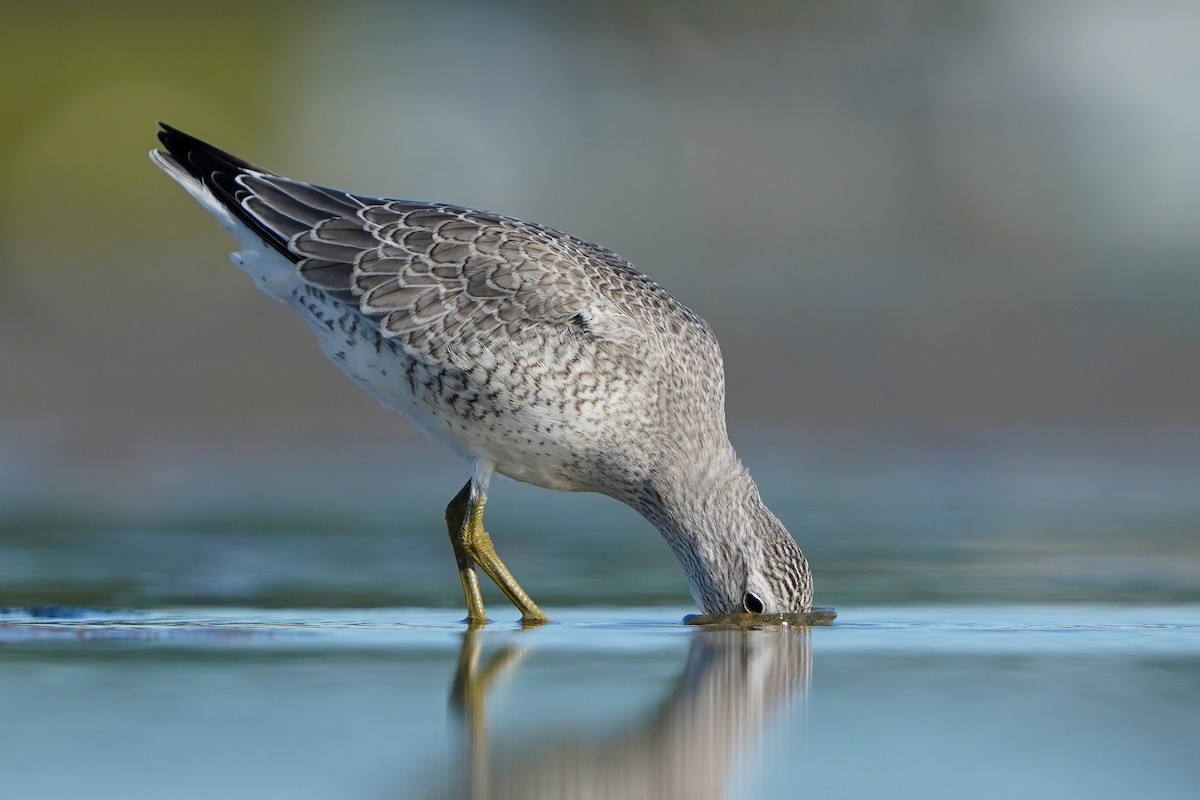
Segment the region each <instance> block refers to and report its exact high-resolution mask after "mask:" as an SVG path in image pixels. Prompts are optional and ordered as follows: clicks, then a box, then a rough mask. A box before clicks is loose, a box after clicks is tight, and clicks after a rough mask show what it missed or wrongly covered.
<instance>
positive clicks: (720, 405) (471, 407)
mask: <svg viewBox="0 0 1200 800" xmlns="http://www.w3.org/2000/svg"><path fill="white" fill-rule="evenodd" d="M159 139H160V140H161V141H162V143H163V145H164V146H165V147H166V149H167V153H162V152H157V151H156V152H155V153H153V154H152V156H153V158H154V160H155V162H156V163H157V164H158V165H159V166H160V167H162V168H163V169H164V170H165V171H166V172H167V173H168V174H169V175H171V177H173V178H175V179H176V180H177V181H179V182H180V183H181V184H182V185H183V186H184V188H186V189H187V190H188V191H189V192H190V193H191V194H192V195H193V196H195V197H196V199H197V200H199V201H200V202H201V203H202V204H203V205H204V206H205V207H206V208H207V209H208V210H209V211H210V212H211V213H212V214H213V215H214V216H216V217H217V219H218V221H220V222H221V223H222V224H223V225H224V226H225V227H226V228H228V229H229V230H230V231H231V232H233V233H234V235H235V236H237V237H238V239H239V240H240V241H241V242H242V245H243V247H244V248H245V249H244V250H241V251H239V252H237V253H235V254H234V256H233V258H234V261H235V263H237V264H238V265H239V266H240V267H241V268H242V269H243V270H245V271H246V272H247V273H248V274H249V275H250V276H251V277H252V278H254V279H255V280H256V282H258V284H259V285H260V287H261V288H262V289H263V290H264V291H265V292H266V293H267V294H270V295H272V296H273V297H275V298H276V299H278V300H280V301H282V302H283V303H285V304H287V305H289V306H290V307H292V308H293V309H294V310H296V311H297V312H298V313H300V314H301V315H302V316H303V317H304V318H305V319H306V321H307V322H308V324H309V326H310V327H311V328H312V330H313V331H314V333H315V334H316V337H317V340H318V342H319V343H320V346H321V348H322V349H323V351H324V352H325V354H326V355H327V356H328V357H329V358H330V359H332V360H333V361H334V362H335V363H336V364H337V365H338V366H339V367H340V368H341V369H342V370H343V371H344V372H345V373H346V374H347V375H348V376H349V377H350V378H351V379H352V380H354V381H355V382H356V383H357V384H358V385H359V386H361V387H363V388H364V389H366V390H367V391H368V392H370V393H371V394H372V395H374V396H375V397H376V398H377V399H378V400H379V401H380V402H382V403H383V404H384V405H385V406H387V407H389V408H391V409H394V410H396V411H400V412H403V413H405V414H407V415H409V416H410V417H411V418H412V419H413V420H414V421H416V423H417V424H418V425H420V426H421V427H422V428H423V429H425V430H426V431H427V432H428V433H430V434H431V435H432V436H434V437H436V438H437V439H440V440H442V441H443V442H445V443H446V444H447V445H449V446H450V448H451V449H453V450H454V451H455V452H457V453H458V454H459V455H461V456H463V457H464V458H466V459H468V460H469V461H470V462H471V463H472V464H473V466H474V473H473V478H472V481H471V482H470V483H469V485H468V487H469V488H468V487H464V492H463V493H462V494H461V495H460V497H459V498H456V499H455V503H452V504H451V508H450V509H448V520H449V521H450V525H451V539H452V541H454V542H455V551H456V554H457V555H458V558H459V568H460V577H462V579H463V586H464V591H465V592H466V593H467V599H468V607H469V611H470V613H471V616H472V619H476V618H477V617H479V616H480V615H482V602H481V601H478V609H476V608H475V607H473V606H472V597H471V595H472V589H471V588H470V586H469V585H468V584H469V583H471V582H472V581H474V563H478V564H479V566H481V567H482V568H483V569H484V570H485V571H487V572H488V574H489V575H492V577H493V578H495V579H496V580H497V582H498V583H500V584H501V588H504V589H505V591H506V593H508V594H509V596H510V598H511V599H513V602H514V603H516V604H517V605H518V607H519V608H521V610H522V612H523V614H524V616H525V617H526V618H527V619H538V615H540V611H538V610H537V609H536V605H534V604H533V603H532V601H530V600H528V596H527V595H524V593H523V592H521V591H520V587H519V586H517V585H516V582H515V581H513V580H512V579H511V576H510V575H508V574H507V571H506V570H503V564H501V563H500V562H499V559H498V558H496V557H495V556H494V552H492V551H490V547H491V545H490V540H489V541H486V546H485V545H484V544H481V542H480V541H476V539H480V540H481V541H482V540H486V538H487V534H486V532H485V531H483V529H482V507H483V502H484V499H485V498H486V491H487V486H488V481H489V479H490V477H491V474H492V472H493V471H497V472H500V473H501V474H504V475H508V476H510V477H512V478H515V479H517V480H521V481H526V482H528V483H532V484H535V485H538V486H543V487H546V488H550V489H560V490H568V491H593V492H601V493H603V494H606V495H609V496H612V497H614V498H617V499H618V500H621V501H623V502H625V503H627V504H629V505H630V506H632V507H633V508H635V509H637V510H638V511H639V512H640V513H641V514H642V515H643V516H645V517H646V518H647V519H648V520H650V522H652V523H653V524H654V525H655V526H656V527H657V528H658V529H659V531H660V532H661V533H662V534H663V535H664V537H666V539H667V541H668V543H669V544H670V545H671V547H672V549H673V550H674V552H675V554H676V555H677V556H678V558H679V559H680V562H681V563H682V565H683V567H684V569H685V571H686V572H687V575H688V581H689V585H690V587H691V589H692V593H693V596H694V597H695V599H696V601H697V603H698V604H699V605H700V606H701V608H702V609H703V610H704V611H705V612H706V613H710V614H716V613H730V612H734V611H740V610H743V609H748V610H752V611H762V610H765V611H771V612H788V611H801V610H806V609H807V608H809V606H810V604H811V598H812V589H811V579H810V575H809V569H808V564H807V562H806V561H805V559H804V556H803V555H802V554H801V553H800V550H799V549H798V548H797V547H796V544H795V542H794V541H793V540H792V538H791V536H790V535H789V534H788V533H787V531H786V530H785V529H784V527H783V526H782V525H781V524H780V523H779V521H778V520H777V519H775V517H774V516H773V515H771V513H770V511H768V510H767V509H766V507H765V506H764V505H763V504H762V501H761V499H760V498H759V495H758V491H757V489H756V488H755V486H754V482H753V480H751V478H750V476H749V474H748V473H747V472H746V470H745V468H744V467H743V466H742V464H741V462H740V461H739V460H738V458H737V456H736V454H735V453H734V451H733V448H732V447H731V446H730V444H729V440H728V438H727V436H726V431H725V412H724V404H725V390H724V370H723V367H722V362H721V354H720V350H719V348H718V346H717V341H716V338H715V337H714V336H713V333H712V331H711V330H710V329H709V327H708V325H707V324H705V322H704V321H703V320H702V319H701V318H700V317H699V316H697V315H696V314H695V313H693V312H692V311H691V310H689V309H688V308H686V307H685V306H683V305H682V304H681V303H679V302H678V301H677V300H675V298H674V297H672V296H671V295H670V294H668V293H667V292H666V291H665V290H664V289H663V288H662V287H660V286H659V285H658V284H656V283H655V282H654V281H652V280H650V279H649V278H648V277H646V276H645V275H643V274H642V273H641V272H639V271H638V270H637V269H635V268H634V267H633V266H632V265H631V264H630V263H629V262H627V261H625V260H624V259H623V258H621V257H620V256H618V255H617V254H615V253H613V252H612V251H610V250H606V249H604V248H602V247H599V246H597V245H594V244H590V243H587V242H584V241H581V240H579V239H575V238H573V237H571V236H567V235H565V234H563V233H559V232H558V231H555V230H552V229H550V228H546V227H544V226H541V225H534V224H531V223H527V222H522V221H520V220H517V219H512V218H510V217H504V216H500V215H497V214H490V213H486V212H481V211H473V210H470V209H466V208H459V207H456V206H450V205H445V204H440V203H422V202H414V201H407V200H388V199H380V198H373V197H363V196H359V195H353V194H349V193H346V192H341V191H337V190H334V189H327V188H322V187H319V186H314V185H312V184H308V183H302V182H299V181H294V180H290V179H288V178H284V177H282V176H279V175H275V174H273V173H271V172H268V171H266V170H263V169H260V168H258V167H255V166H253V165H251V164H249V163H247V162H245V161H242V160H241V159H239V158H236V157H234V156H231V155H229V154H228V153H224V152H222V151H220V150H217V149H216V148H213V147H211V146H210V145H207V144H205V143H203V142H201V141H199V140H197V139H195V138H193V137H190V136H188V135H186V134H184V133H181V132H179V131H177V130H174V129H172V128H170V127H168V126H165V125H164V126H163V127H162V130H161V131H160V132H159ZM456 504H458V505H456ZM476 517H478V519H475V518H476ZM473 520H474V521H473ZM456 526H457V529H459V533H458V534H456ZM472 526H477V528H478V530H475V528H474V527H472ZM456 536H457V537H458V538H456ZM477 548H479V549H481V550H487V551H488V552H484V553H481V552H477ZM492 559H494V563H493V561H492ZM493 568H495V569H496V570H497V571H500V570H503V574H502V575H498V574H496V573H494V572H493ZM505 576H507V577H505ZM510 581H511V585H507V584H508V583H509V582H510ZM475 593H476V594H477V589H476V590H475ZM514 594H519V595H520V596H519V597H517V596H514ZM525 601H528V604H527V605H526V603H525ZM534 612H536V614H535V613H534ZM543 618H544V617H543Z"/></svg>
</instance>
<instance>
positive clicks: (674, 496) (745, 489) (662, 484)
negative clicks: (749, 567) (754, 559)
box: [638, 447, 778, 611]
mask: <svg viewBox="0 0 1200 800" xmlns="http://www.w3.org/2000/svg"><path fill="white" fill-rule="evenodd" d="M651 483H652V486H651V489H652V491H651V492H650V496H651V498H652V499H651V502H650V503H649V507H648V508H641V509H638V510H639V511H641V512H642V515H643V516H645V517H646V519H648V520H649V521H650V522H651V523H652V524H653V525H654V526H655V527H656V528H658V530H659V532H660V533H661V534H662V535H663V538H665V539H666V540H667V543H668V544H669V545H670V546H671V549H672V550H673V551H674V552H675V556H676V557H677V558H678V559H679V562H680V564H681V565H682V566H683V569H684V571H685V573H686V574H687V578H688V586H689V588H690V589H691V592H692V596H693V598H695V599H696V602H697V604H698V605H701V606H702V607H703V606H705V605H706V604H704V603H701V601H700V598H701V597H702V596H706V597H708V598H710V603H709V604H708V605H711V604H712V602H711V599H712V598H717V600H716V601H715V602H717V603H718V604H719V605H721V606H726V607H728V610H729V611H734V610H737V609H740V608H741V605H742V596H741V592H740V590H735V589H734V587H740V586H741V585H742V582H743V580H744V570H745V567H744V562H743V559H742V555H741V553H742V550H743V549H744V547H745V545H746V543H747V542H746V537H750V536H757V535H761V534H762V533H763V532H764V531H770V530H773V526H777V525H778V521H777V520H775V518H774V516H772V515H771V512H770V511H769V510H768V509H767V508H766V506H765V505H764V504H763V501H762V498H761V497H760V496H759V493H758V487H757V486H755V484H754V480H753V479H752V478H751V477H750V473H749V472H748V471H747V470H746V468H745V466H743V465H742V462H741V460H740V459H739V458H738V457H737V454H736V453H735V452H734V451H733V448H732V447H727V448H725V449H724V450H722V451H720V452H718V453H716V454H715V455H714V456H713V457H710V458H705V459H699V460H692V461H688V462H686V463H685V464H683V465H681V466H679V467H677V468H675V469H673V470H670V471H666V472H663V473H662V474H659V475H656V477H655V479H654V480H653V481H652V482H651ZM735 592H736V593H735Z"/></svg>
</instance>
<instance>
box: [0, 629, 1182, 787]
mask: <svg viewBox="0 0 1200 800" xmlns="http://www.w3.org/2000/svg"><path fill="white" fill-rule="evenodd" d="M687 611H689V609H687V608H685V607H648V608H622V609H611V608H589V607H583V608H574V609H564V610H561V611H560V612H559V613H557V614H556V617H557V618H558V622H557V624H553V625H548V626H545V627H542V628H538V629H531V630H521V629H519V627H518V626H517V625H516V623H515V622H501V623H498V624H496V625H493V626H491V627H489V628H487V629H485V630H484V631H482V632H479V633H477V634H475V635H469V634H468V633H467V631H466V630H465V628H464V627H463V626H462V625H461V624H460V623H459V622H458V616H459V615H458V614H457V613H456V612H451V611H446V610H442V609H420V608H403V609H375V610H353V609H342V610H312V609H309V610H302V611H297V610H285V609H258V608H220V609H212V608H177V609H162V610H157V611H151V612H128V613H125V612H77V613H70V614H68V613H66V612H65V611H63V610H45V611H42V612H40V614H41V615H40V616H34V615H31V614H28V613H21V612H9V613H7V614H6V615H5V616H4V617H3V618H0V718H2V719H4V720H6V723H5V726H4V727H5V730H6V736H5V739H6V741H5V742H4V746H3V748H2V749H0V772H2V774H4V776H5V783H6V785H7V786H8V787H9V789H10V790H11V792H12V794H11V796H14V797H55V798H57V797H64V798H66V797H79V796H90V797H108V796H112V797H122V798H139V797H147V798H150V797H156V798H157V797H163V796H169V797H173V798H192V797H196V798H201V797H205V798H209V797H214V796H221V797H256V798H264V797H284V796H286V797H290V798H308V797H312V798H331V797H334V798H341V797H346V798H351V797H369V798H378V797H399V798H407V797H413V798H419V797H460V796H461V797H470V796H479V797H482V796H488V797H524V798H536V797H639V796H640V797H735V798H758V797H762V798H778V797H804V796H813V797H829V796H844V797H858V796H888V797H963V796H970V797H984V798H987V797H1012V796H1021V797H1089V798H1095V797H1127V796H1130V795H1133V794H1140V795H1144V796H1153V797H1161V798H1172V797H1179V798H1184V797H1192V796H1194V787H1195V786H1196V785H1197V781H1198V780H1200V768H1198V766H1197V764H1196V762H1195V759H1194V758H1193V757H1192V750H1193V746H1194V745H1193V743H1194V742H1195V741H1197V740H1200V714H1197V709H1200V607H1197V606H1189V605H1182V606H1177V605H1173V606H1143V607H1128V606H1062V605H1060V606H1047V607H1019V606H1018V607H1010V606H955V607H904V606H896V607H886V608H868V607H862V608H841V609H839V619H838V620H837V622H836V623H835V624H834V625H833V626H832V627H828V628H813V629H809V630H797V629H783V630H774V631H730V630H705V629H696V628H694V627H688V626H684V625H681V624H680V622H679V620H680V618H681V617H682V616H683V614H685V613H686V612H687ZM497 616H500V615H499V614H497ZM67 765H69V767H70V768H66V767H67Z"/></svg>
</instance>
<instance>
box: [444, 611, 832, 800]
mask: <svg viewBox="0 0 1200 800" xmlns="http://www.w3.org/2000/svg"><path fill="white" fill-rule="evenodd" d="M481 649H482V648H481V639H480V631H478V630H470V631H467V633H466V635H465V638H464V639H463V647H462V652H461V653H460V656H459V662H458V668H457V670H456V674H455V678H454V686H453V689H452V692H451V708H452V709H453V711H454V713H455V714H456V716H457V717H458V719H459V721H460V724H461V727H462V731H463V735H464V739H465V745H466V755H467V760H468V762H469V763H468V764H463V765H460V766H459V767H458V769H457V770H455V771H456V772H457V780H454V781H453V782H455V783H459V786H460V789H459V791H458V792H456V795H457V796H460V797H464V796H465V797H470V798H477V799H482V798H489V799H490V800H501V799H506V798H523V799H524V800H537V798H610V797H611V798H639V797H646V798H687V799H688V800H705V799H706V798H719V797H724V796H725V793H726V791H727V790H728V789H729V788H730V787H729V783H730V780H731V777H732V776H733V774H734V773H735V770H738V769H739V768H742V769H745V768H746V767H751V768H752V766H753V760H752V759H751V763H749V764H747V763H746V759H747V756H748V755H751V754H752V753H753V750H754V748H755V745H756V744H757V743H758V742H759V740H760V739H761V737H762V734H763V731H764V729H765V728H766V726H767V725H768V724H770V723H771V722H772V721H773V720H774V719H775V718H776V717H777V716H778V715H779V712H781V711H784V710H786V709H789V708H791V707H792V706H793V705H794V701H795V699H796V698H797V697H798V696H801V695H803V693H804V692H805V691H806V690H807V687H808V683H809V676H810V674H811V651H810V647H809V632H808V631H807V630H803V629H799V630H798V629H795V628H791V629H779V630H711V629H710V630H697V631H695V632H694V633H693V634H692V642H691V646H690V649H689V651H688V658H687V662H686V664H685V665H684V668H683V671H682V672H681V674H680V675H679V678H678V679H677V681H676V682H675V685H674V687H673V688H672V690H671V691H670V693H669V694H668V695H667V696H666V697H665V698H664V699H663V701H662V703H661V704H660V705H659V706H658V708H657V709H655V710H653V711H651V712H650V713H648V714H646V715H645V717H644V718H643V719H642V721H641V722H639V723H637V724H634V725H632V726H631V727H629V728H628V729H627V730H624V731H622V732H620V733H618V734H616V735H610V736H607V737H603V738H601V737H596V736H591V737H589V736H588V734H587V732H586V731H585V730H580V729H579V728H580V725H579V722H578V720H577V718H576V715H575V714H573V713H572V708H562V709H561V710H560V709H552V713H553V714H554V715H555V716H556V717H557V719H556V720H555V721H554V722H553V723H552V724H551V726H550V727H552V728H553V732H549V731H538V730H512V729H511V728H506V727H503V726H499V727H498V728H497V730H498V731H502V733H501V734H500V735H501V738H500V739H498V740H497V744H500V745H502V746H503V747H502V749H503V752H502V753H500V754H497V756H496V757H495V759H493V753H492V750H493V748H491V747H490V744H491V743H490V736H491V735H493V734H492V733H491V732H490V731H489V728H488V725H487V724H486V714H485V710H486V709H485V707H486V700H487V695H488V693H489V690H490V689H491V688H492V687H493V686H494V685H495V684H496V683H497V681H498V680H499V679H500V678H501V677H503V676H504V675H505V674H506V673H510V672H511V671H512V670H514V669H515V668H516V667H517V666H518V665H519V664H520V662H521V661H522V659H523V655H524V653H523V650H522V649H521V648H518V647H513V646H506V647H504V648H502V649H500V650H499V651H497V652H496V653H495V654H493V655H492V656H491V657H490V658H488V659H487V660H486V661H483V659H482V656H481ZM601 658H602V657H601ZM596 690H597V687H596V686H595V685H594V684H593V685H580V686H579V692H580V695H579V703H580V704H581V705H590V706H591V707H596V704H597V703H598V702H602V701H601V700H599V698H597V697H596V696H595V695H592V694H590V693H591V692H594V691H596ZM611 690H612V689H611V687H607V688H606V689H601V691H611ZM524 701H525V702H536V698H533V697H527V698H524ZM539 727H540V726H539ZM564 729H565V731H564ZM463 783H465V784H466V785H465V786H463V785H462V784H463Z"/></svg>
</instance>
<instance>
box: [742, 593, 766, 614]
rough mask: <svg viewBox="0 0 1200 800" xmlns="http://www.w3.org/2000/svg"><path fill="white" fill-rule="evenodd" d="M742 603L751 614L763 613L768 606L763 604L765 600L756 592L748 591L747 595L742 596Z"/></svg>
mask: <svg viewBox="0 0 1200 800" xmlns="http://www.w3.org/2000/svg"><path fill="white" fill-rule="evenodd" d="M742 605H743V606H745V607H746V610H747V611H749V612H750V613H751V614H761V613H763V609H764V608H766V606H764V605H763V601H762V600H760V599H759V597H758V595H756V594H754V592H746V596H745V597H743V598H742Z"/></svg>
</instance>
